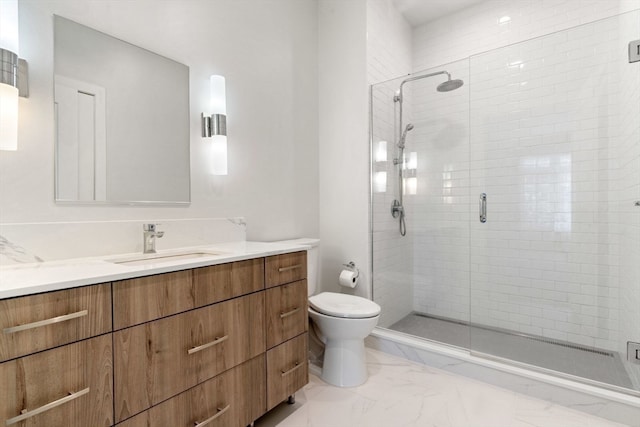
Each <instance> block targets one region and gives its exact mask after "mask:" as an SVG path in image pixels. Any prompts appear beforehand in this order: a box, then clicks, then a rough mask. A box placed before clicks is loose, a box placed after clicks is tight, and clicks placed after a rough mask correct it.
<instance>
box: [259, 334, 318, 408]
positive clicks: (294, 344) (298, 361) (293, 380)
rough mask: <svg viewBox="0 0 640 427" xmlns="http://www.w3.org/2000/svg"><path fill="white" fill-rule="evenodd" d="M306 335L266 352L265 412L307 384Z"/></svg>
mask: <svg viewBox="0 0 640 427" xmlns="http://www.w3.org/2000/svg"><path fill="white" fill-rule="evenodd" d="M307 340H308V334H307V333H305V334H302V335H300V336H298V337H296V338H294V339H292V340H289V341H287V342H285V343H283V344H280V345H279V346H278V347H276V348H273V349H271V350H269V351H268V352H267V411H269V410H271V409H273V408H274V407H275V406H277V405H278V404H279V403H280V402H282V401H283V400H285V399H286V398H287V397H288V396H290V395H292V394H294V393H295V392H296V391H298V390H300V389H301V388H302V387H304V386H305V384H307V383H308V382H309V362H308V360H307V359H308V356H307V353H308V347H309V345H308V341H307Z"/></svg>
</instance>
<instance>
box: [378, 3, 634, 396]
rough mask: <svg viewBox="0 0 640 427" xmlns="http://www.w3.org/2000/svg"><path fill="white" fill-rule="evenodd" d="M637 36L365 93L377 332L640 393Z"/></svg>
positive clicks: (614, 27)
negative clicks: (446, 86)
mask: <svg viewBox="0 0 640 427" xmlns="http://www.w3.org/2000/svg"><path fill="white" fill-rule="evenodd" d="M638 22H640V11H634V12H630V13H626V14H622V15H619V16H616V17H613V18H608V19H604V20H601V21H597V22H594V23H590V24H586V25H581V26H578V27H575V28H571V29H568V30H565V31H561V32H557V33H553V34H550V35H547V36H544V37H539V38H535V39H530V40H527V41H524V42H521V43H517V44H513V45H509V46H507V47H504V48H499V49H494V50H491V51H488V52H485V53H481V54H478V55H473V56H471V57H469V58H465V59H463V60H461V61H457V62H454V63H449V64H443V65H441V66H438V67H434V68H432V69H428V70H424V71H421V72H419V73H414V74H412V75H411V76H410V77H409V78H407V76H404V77H401V78H397V79H393V80H390V81H386V82H382V83H379V84H375V85H372V86H371V153H372V155H371V182H372V185H371V188H372V194H371V217H372V221H371V228H372V229H371V233H372V235H371V242H372V267H373V274H372V276H373V281H372V282H373V297H374V300H375V301H376V302H377V303H378V304H380V305H381V307H382V313H381V318H380V322H379V326H381V327H384V328H388V329H390V330H393V331H397V332H399V333H406V334H411V335H413V336H415V337H417V338H419V339H428V340H432V341H437V342H440V343H443V344H446V345H451V346H455V347H459V348H462V349H466V350H468V351H470V352H471V353H473V354H474V355H478V356H481V357H486V358H492V359H498V360H501V361H504V362H506V363H511V364H520V365H526V366H527V367H530V368H532V369H537V370H543V371H545V372H552V373H554V374H556V375H560V376H566V377H570V378H572V379H577V380H579V381H583V382H587V383H593V384H597V385H599V386H603V387H607V388H610V389H614V390H617V391H622V392H625V393H630V394H636V395H640V364H637V363H634V362H635V361H634V360H632V359H633V357H632V355H633V354H635V352H634V351H633V348H634V343H638V342H640V203H639V202H640V119H639V117H640V63H630V62H629V58H628V51H627V47H628V43H629V42H630V41H632V40H637V39H640V27H639V26H638V25H637V23H638ZM585 46H588V47H587V48H585ZM440 71H446V72H448V73H450V74H451V78H452V79H461V80H463V81H464V85H463V86H462V87H459V88H456V89H455V90H452V91H446V92H441V91H438V90H437V87H438V85H440V84H441V83H443V82H445V81H446V80H447V76H446V75H444V74H437V73H439V72H440ZM429 74H435V75H434V76H431V77H425V78H419V79H415V77H418V76H426V75H429ZM403 82H404V83H403ZM401 87H402V94H401V96H400V92H399V89H400V88H401ZM400 110H402V117H400ZM408 125H411V126H408ZM401 148H402V149H401ZM403 223H404V224H403ZM402 227H404V228H405V230H406V232H405V233H404V235H403V233H402V231H403V230H401V228H402Z"/></svg>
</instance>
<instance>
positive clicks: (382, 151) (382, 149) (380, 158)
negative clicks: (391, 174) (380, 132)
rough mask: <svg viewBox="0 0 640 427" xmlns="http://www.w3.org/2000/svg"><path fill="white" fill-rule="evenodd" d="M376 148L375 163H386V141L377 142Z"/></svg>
mask: <svg viewBox="0 0 640 427" xmlns="http://www.w3.org/2000/svg"><path fill="white" fill-rule="evenodd" d="M377 145H378V146H377V147H376V154H375V161H376V162H386V161H387V141H378V144H377Z"/></svg>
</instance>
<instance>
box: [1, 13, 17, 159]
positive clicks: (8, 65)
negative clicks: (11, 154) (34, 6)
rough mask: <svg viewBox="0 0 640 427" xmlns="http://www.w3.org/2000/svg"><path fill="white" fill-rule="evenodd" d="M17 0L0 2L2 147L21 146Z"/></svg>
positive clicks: (14, 148) (10, 148) (5, 148)
mask: <svg viewBox="0 0 640 427" xmlns="http://www.w3.org/2000/svg"><path fill="white" fill-rule="evenodd" d="M17 73H18V1H17V0H2V1H0V150H9V151H15V150H17V149H18V88H17Z"/></svg>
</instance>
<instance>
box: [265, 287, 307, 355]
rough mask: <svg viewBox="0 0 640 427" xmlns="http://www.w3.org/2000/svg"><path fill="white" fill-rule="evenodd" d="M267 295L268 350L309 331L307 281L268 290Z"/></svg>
mask: <svg viewBox="0 0 640 427" xmlns="http://www.w3.org/2000/svg"><path fill="white" fill-rule="evenodd" d="M265 294H266V304H267V305H266V311H267V312H266V319H267V348H271V347H275V346H276V345H278V344H280V343H281V342H284V341H286V340H288V339H290V338H293V337H295V336H297V335H300V334H301V333H303V332H305V331H306V330H307V329H308V327H309V314H308V313H307V301H308V299H307V298H308V297H307V280H306V279H305V280H299V281H297V282H293V283H289V284H286V285H282V286H277V287H275V288H270V289H267V290H266V291H265Z"/></svg>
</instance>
